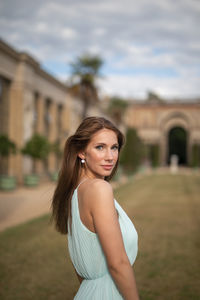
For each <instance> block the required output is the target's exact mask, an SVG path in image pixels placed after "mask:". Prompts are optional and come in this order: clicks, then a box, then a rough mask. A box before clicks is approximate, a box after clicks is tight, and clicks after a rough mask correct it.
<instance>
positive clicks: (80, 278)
mask: <svg viewBox="0 0 200 300" xmlns="http://www.w3.org/2000/svg"><path fill="white" fill-rule="evenodd" d="M74 270H75V273H76V275H77V277H78V281H79V282H80V284H81V282H82V281H83V280H84V278H82V277H81V276H80V275H79V274H78V273H77V272H76V269H75V268H74Z"/></svg>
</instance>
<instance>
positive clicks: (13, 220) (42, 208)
mask: <svg viewBox="0 0 200 300" xmlns="http://www.w3.org/2000/svg"><path fill="white" fill-rule="evenodd" d="M54 189H55V184H54V183H49V182H48V183H43V184H40V185H39V186H38V187H34V188H27V187H21V188H18V189H16V190H15V191H11V192H2V191H1V192H0V231H2V230H4V229H6V228H8V227H11V226H14V225H17V224H20V223H23V222H26V221H28V220H30V219H32V218H35V217H39V216H41V215H43V214H46V213H49V212H50V206H51V197H52V195H53V191H54Z"/></svg>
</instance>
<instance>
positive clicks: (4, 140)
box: [0, 135, 17, 190]
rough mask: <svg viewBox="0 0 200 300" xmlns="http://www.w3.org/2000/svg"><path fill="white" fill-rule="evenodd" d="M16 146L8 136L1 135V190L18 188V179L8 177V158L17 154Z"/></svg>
mask: <svg viewBox="0 0 200 300" xmlns="http://www.w3.org/2000/svg"><path fill="white" fill-rule="evenodd" d="M16 150H17V147H16V144H15V143H14V142H13V141H11V140H10V139H9V138H8V136H7V135H0V189H2V190H12V189H14V188H15V187H16V178H15V177H14V176H10V175H8V167H7V163H8V157H9V156H10V154H15V153H16Z"/></svg>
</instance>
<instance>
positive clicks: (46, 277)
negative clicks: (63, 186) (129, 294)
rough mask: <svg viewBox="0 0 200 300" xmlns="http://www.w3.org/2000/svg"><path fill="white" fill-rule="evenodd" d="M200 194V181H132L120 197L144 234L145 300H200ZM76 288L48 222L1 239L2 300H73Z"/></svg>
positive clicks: (141, 272)
mask: <svg viewBox="0 0 200 300" xmlns="http://www.w3.org/2000/svg"><path fill="white" fill-rule="evenodd" d="M199 195H200V176H197V175H190V176H188V175H170V174H163V175H162V174H160V175H156V174H155V175H151V176H145V177H143V178H141V179H134V178H133V179H132V181H131V182H129V183H127V184H126V185H124V186H122V187H120V188H119V189H117V190H116V191H115V197H116V199H117V200H118V201H119V203H120V204H121V205H122V207H123V208H124V209H125V210H126V211H127V213H128V215H129V216H130V217H131V219H132V220H133V222H134V224H135V227H136V229H137V231H138V234H139V253H138V257H137V260H136V263H135V265H134V269H135V274H136V280H137V285H138V290H139V293H140V299H141V300H158V299H159V300H165V299H166V300H169V299H170V300H179V299H180V300H188V299H191V300H198V299H200V284H199V278H200V234H199V229H200V214H199V212H200V197H199ZM78 286H79V284H78V281H77V279H76V275H75V274H74V271H73V268H72V265H71V262H70V259H69V256H68V252H67V242H66V236H62V235H59V234H57V233H56V232H55V230H54V229H53V228H52V226H51V225H49V216H44V217H42V218H39V219H35V220H33V221H31V222H28V223H26V224H23V225H20V226H17V227H13V228H10V229H8V230H5V231H4V232H2V233H1V234H0V299H2V300H4V299H6V300H10V299H13V300H18V299H20V300H29V299H36V300H40V299H45V300H46V299H48V300H51V299H54V300H55V299H56V300H59V299H60V300H61V299H66V300H71V299H73V296H74V294H75V293H76V290H77V289H78ZM83 300H87V299H83Z"/></svg>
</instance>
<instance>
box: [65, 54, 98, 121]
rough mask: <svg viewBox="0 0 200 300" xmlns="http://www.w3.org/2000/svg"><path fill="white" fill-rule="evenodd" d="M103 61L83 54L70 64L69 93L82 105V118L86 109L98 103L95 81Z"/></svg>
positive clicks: (85, 114) (95, 56)
mask: <svg viewBox="0 0 200 300" xmlns="http://www.w3.org/2000/svg"><path fill="white" fill-rule="evenodd" d="M102 65H103V60H102V59H101V58H100V57H99V56H97V55H94V56H92V55H89V54H84V55H83V56H80V57H78V58H77V59H76V60H75V62H73V63H71V73H72V84H71V86H70V87H69V91H70V92H71V93H72V94H73V95H75V96H79V97H80V98H81V99H82V101H83V104H84V107H83V114H82V117H83V118H85V117H86V116H87V111H88V107H89V105H90V104H91V103H93V102H97V101H98V93H97V87H96V86H95V81H96V79H97V77H99V76H100V74H99V71H100V68H101V66H102Z"/></svg>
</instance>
